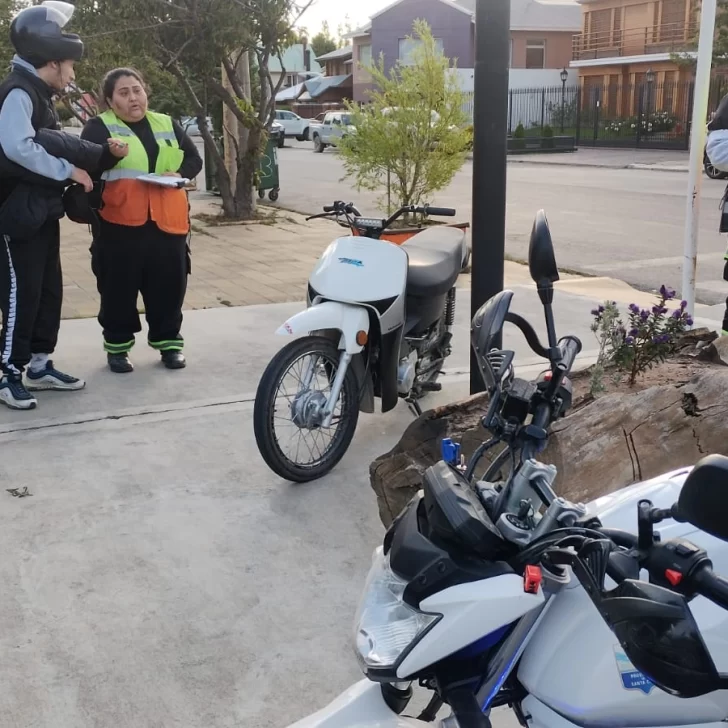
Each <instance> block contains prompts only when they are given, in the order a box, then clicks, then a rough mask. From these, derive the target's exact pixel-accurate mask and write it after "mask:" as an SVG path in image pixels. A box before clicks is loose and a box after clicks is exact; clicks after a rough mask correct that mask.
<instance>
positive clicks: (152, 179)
mask: <svg viewBox="0 0 728 728" xmlns="http://www.w3.org/2000/svg"><path fill="white" fill-rule="evenodd" d="M137 179H138V180H139V181H140V182H148V183H149V184H150V185H159V186H160V187H184V186H185V185H188V184H189V183H190V181H189V180H188V179H187V178H186V177H167V176H165V175H163V174H143V175H141V177H137Z"/></svg>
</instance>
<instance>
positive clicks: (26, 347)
mask: <svg viewBox="0 0 728 728" xmlns="http://www.w3.org/2000/svg"><path fill="white" fill-rule="evenodd" d="M60 237H61V236H60V225H59V222H58V220H53V221H50V222H46V223H45V225H43V227H42V228H41V229H40V230H39V231H38V233H37V235H35V236H34V237H33V238H31V239H29V240H11V239H10V238H9V237H8V236H7V235H5V236H0V310H2V317H3V322H2V334H0V366H1V367H2V371H3V372H4V373H6V374H7V373H20V372H22V371H23V370H24V369H25V367H26V366H27V365H28V362H29V361H30V357H31V354H52V353H53V352H54V350H55V348H56V343H57V342H58V329H59V328H60V325H61V307H62V305H63V274H62V273H61V254H60Z"/></svg>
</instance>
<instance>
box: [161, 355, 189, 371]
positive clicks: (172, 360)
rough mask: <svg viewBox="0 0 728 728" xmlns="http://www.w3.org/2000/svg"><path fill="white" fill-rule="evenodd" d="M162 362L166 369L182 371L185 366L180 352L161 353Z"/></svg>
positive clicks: (185, 363)
mask: <svg viewBox="0 0 728 728" xmlns="http://www.w3.org/2000/svg"><path fill="white" fill-rule="evenodd" d="M162 362H163V363H164V366H166V367H167V369H184V368H185V367H186V366H187V362H186V361H185V357H184V354H182V352H181V351H163V352H162Z"/></svg>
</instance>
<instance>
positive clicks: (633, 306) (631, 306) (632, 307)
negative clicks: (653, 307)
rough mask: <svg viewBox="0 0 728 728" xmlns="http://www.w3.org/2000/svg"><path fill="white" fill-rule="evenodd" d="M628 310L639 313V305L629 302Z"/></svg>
mask: <svg viewBox="0 0 728 728" xmlns="http://www.w3.org/2000/svg"><path fill="white" fill-rule="evenodd" d="M629 310H630V311H631V312H632V313H639V312H640V307H639V306H638V305H637V304H636V303H630V304H629Z"/></svg>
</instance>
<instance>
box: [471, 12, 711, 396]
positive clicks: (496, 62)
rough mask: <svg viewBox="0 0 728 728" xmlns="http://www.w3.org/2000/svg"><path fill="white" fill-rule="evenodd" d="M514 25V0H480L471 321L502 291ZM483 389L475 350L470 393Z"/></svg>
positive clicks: (475, 104)
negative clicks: (511, 56)
mask: <svg viewBox="0 0 728 728" xmlns="http://www.w3.org/2000/svg"><path fill="white" fill-rule="evenodd" d="M713 2H715V0H713ZM510 26H511V8H510V0H476V4H475V79H474V89H475V94H474V96H475V98H474V103H473V220H472V228H471V240H472V248H473V251H472V283H471V292H470V316H471V319H472V317H473V316H474V315H475V313H476V312H477V310H478V309H479V308H480V307H481V306H482V305H483V304H484V303H485V302H486V301H487V300H488V299H489V298H491V297H492V296H494V295H495V294H496V293H498V292H499V291H502V290H503V277H504V266H505V262H504V261H505V241H506V154H507V151H508V150H507V135H508V126H507V121H508V66H509V56H510V43H511V40H510V39H511V27H510ZM484 388H485V386H484V383H483V380H482V377H481V376H480V371H479V369H478V364H477V361H476V360H475V355H474V354H473V351H472V350H471V352H470V392H471V394H475V393H476V392H482V391H483V389H484Z"/></svg>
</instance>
